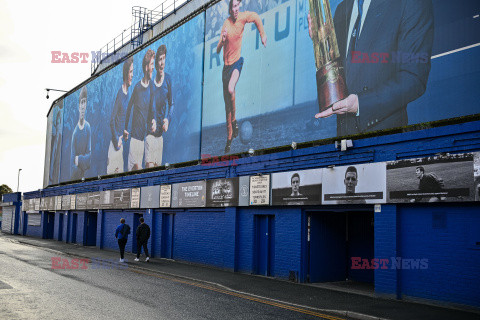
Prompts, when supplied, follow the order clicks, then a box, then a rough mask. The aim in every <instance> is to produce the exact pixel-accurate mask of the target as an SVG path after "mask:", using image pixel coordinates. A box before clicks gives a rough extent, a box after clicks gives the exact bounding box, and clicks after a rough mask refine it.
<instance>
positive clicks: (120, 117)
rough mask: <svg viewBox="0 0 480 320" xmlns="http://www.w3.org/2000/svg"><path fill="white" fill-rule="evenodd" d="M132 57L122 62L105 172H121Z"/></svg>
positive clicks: (131, 75) (131, 74) (111, 121)
mask: <svg viewBox="0 0 480 320" xmlns="http://www.w3.org/2000/svg"><path fill="white" fill-rule="evenodd" d="M132 78H133V57H130V58H128V59H127V61H125V62H124V63H123V84H122V86H121V87H120V89H118V92H117V97H116V99H115V104H114V106H113V111H112V116H111V117H110V131H111V133H112V139H111V140H110V145H109V147H108V160H107V174H114V173H121V172H123V129H124V128H125V115H126V113H127V106H128V88H129V87H130V86H131V85H132Z"/></svg>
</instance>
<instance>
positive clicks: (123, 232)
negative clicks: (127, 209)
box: [115, 218, 130, 262]
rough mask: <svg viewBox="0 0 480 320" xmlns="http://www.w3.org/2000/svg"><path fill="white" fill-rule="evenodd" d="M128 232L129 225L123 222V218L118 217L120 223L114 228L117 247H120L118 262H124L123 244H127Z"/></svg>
mask: <svg viewBox="0 0 480 320" xmlns="http://www.w3.org/2000/svg"><path fill="white" fill-rule="evenodd" d="M129 234H130V226H129V225H128V224H126V223H125V219H124V218H122V219H120V225H119V226H118V227H117V229H116V230H115V238H117V239H118V247H119V248H120V262H125V256H124V255H125V246H126V245H127V241H128V235H129Z"/></svg>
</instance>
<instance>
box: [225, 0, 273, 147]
mask: <svg viewBox="0 0 480 320" xmlns="http://www.w3.org/2000/svg"><path fill="white" fill-rule="evenodd" d="M240 5H241V0H230V3H229V7H228V13H229V14H230V16H229V17H228V18H227V19H226V20H225V22H224V23H223V26H222V32H221V35H220V40H219V42H218V45H217V54H218V53H220V51H221V50H222V48H223V62H224V67H223V71H222V83H223V99H224V101H225V116H226V124H227V143H226V145H225V153H229V152H230V147H231V145H232V140H233V139H234V138H236V137H237V136H238V124H237V120H236V118H235V86H236V85H237V82H238V79H239V78H240V73H241V72H242V67H243V63H244V61H243V57H241V49H242V37H243V31H244V28H245V25H246V24H247V23H252V22H253V23H255V25H256V26H257V29H258V32H259V33H260V38H261V41H262V44H263V46H264V47H266V46H267V35H266V33H265V30H264V28H263V24H262V20H261V19H260V16H259V15H258V14H257V13H255V12H250V11H245V12H240Z"/></svg>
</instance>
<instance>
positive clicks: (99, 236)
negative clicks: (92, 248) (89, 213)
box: [96, 210, 104, 249]
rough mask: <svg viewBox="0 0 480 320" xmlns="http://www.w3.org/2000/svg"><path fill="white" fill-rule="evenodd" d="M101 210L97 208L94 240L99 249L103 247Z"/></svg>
mask: <svg viewBox="0 0 480 320" xmlns="http://www.w3.org/2000/svg"><path fill="white" fill-rule="evenodd" d="M103 217H104V215H103V210H98V214H97V238H96V239H97V241H96V247H97V248H99V249H103V237H102V234H103V225H104V223H103Z"/></svg>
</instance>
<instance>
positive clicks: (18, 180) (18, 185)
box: [17, 169, 22, 192]
mask: <svg viewBox="0 0 480 320" xmlns="http://www.w3.org/2000/svg"><path fill="white" fill-rule="evenodd" d="M20 171H22V169H18V179H17V192H18V190H19V188H20Z"/></svg>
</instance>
